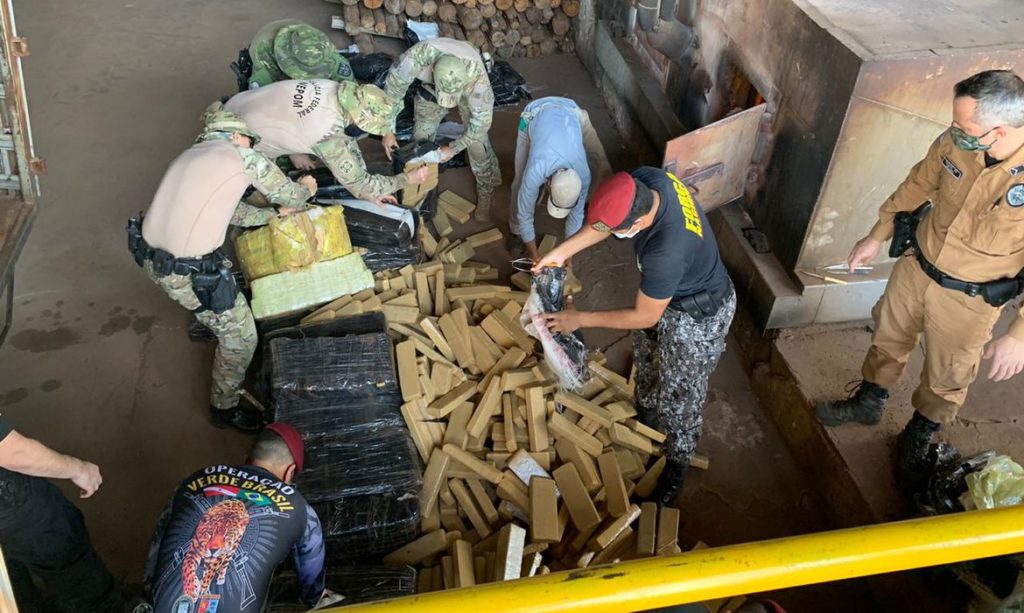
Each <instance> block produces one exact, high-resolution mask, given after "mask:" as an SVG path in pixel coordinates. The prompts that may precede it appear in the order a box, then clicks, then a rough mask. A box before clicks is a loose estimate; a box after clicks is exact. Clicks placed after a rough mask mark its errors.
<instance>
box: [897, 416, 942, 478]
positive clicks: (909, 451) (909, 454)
mask: <svg viewBox="0 0 1024 613" xmlns="http://www.w3.org/2000/svg"><path fill="white" fill-rule="evenodd" d="M938 431H939V424H937V423H935V422H934V421H932V420H930V419H928V418H927V417H925V416H924V415H921V414H920V413H918V412H917V411H914V416H913V417H912V418H911V419H910V422H908V423H907V426H906V427H905V428H903V432H900V434H899V436H898V437H897V438H896V484H897V485H899V486H900V487H901V488H903V489H904V490H906V491H910V492H920V491H922V490H924V488H925V486H927V485H928V477H929V476H931V471H932V462H931V460H930V458H929V455H928V454H929V450H930V449H931V445H932V435H933V434H935V433H936V432H938Z"/></svg>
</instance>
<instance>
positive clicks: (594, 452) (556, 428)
mask: <svg viewBox="0 0 1024 613" xmlns="http://www.w3.org/2000/svg"><path fill="white" fill-rule="evenodd" d="M548 429H549V430H550V431H551V432H552V433H553V434H554V435H555V437H556V438H559V437H564V438H567V439H569V440H570V441H571V442H572V443H573V444H574V445H576V446H577V447H579V448H580V449H582V450H583V451H585V452H587V453H589V454H590V455H591V456H593V457H595V458H596V457H597V456H599V455H601V452H602V451H603V450H604V445H603V444H601V441H600V440H598V439H597V438H596V437H593V436H591V435H589V434H587V433H586V432H585V431H584V430H583V429H582V428H580V427H579V426H577V425H576V424H574V423H572V422H571V421H569V420H568V419H566V418H565V416H564V415H562V414H561V413H558V412H556V413H554V414H552V415H551V417H550V418H549V419H548Z"/></svg>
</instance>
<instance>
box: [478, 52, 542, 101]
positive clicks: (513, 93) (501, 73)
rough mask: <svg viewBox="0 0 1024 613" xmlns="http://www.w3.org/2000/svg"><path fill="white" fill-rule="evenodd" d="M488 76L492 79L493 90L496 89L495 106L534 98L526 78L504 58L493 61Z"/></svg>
mask: <svg viewBox="0 0 1024 613" xmlns="http://www.w3.org/2000/svg"><path fill="white" fill-rule="evenodd" d="M487 78H488V79H489V80H490V81H491V90H492V91H494V106H495V107H500V106H511V105H514V104H519V101H520V100H533V95H532V94H531V93H530V88H529V87H528V86H527V85H526V79H525V78H523V75H521V74H519V73H518V72H517V71H516V69H515V68H513V67H512V64H509V63H508V62H506V61H504V60H497V61H494V62H491V66H490V67H489V68H488V70H487Z"/></svg>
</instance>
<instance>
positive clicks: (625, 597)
mask: <svg viewBox="0 0 1024 613" xmlns="http://www.w3.org/2000/svg"><path fill="white" fill-rule="evenodd" d="M1021 551H1024V507H1009V508H1005V509H996V510H991V511H972V512H969V513H958V514H953V515H943V516H940V517H929V518H923V519H912V520H907V521H901V522H894V523H887V524H878V525H874V526H864V527H859V528H849V529H846V530H836V531H833V532H820V533H817V534H808V535H804V536H794V537H787V538H781V539H775V540H770V541H760V542H755V543H744V544H742V545H730V546H727V547H716V548H713V549H701V550H698V551H690V552H687V553H683V554H680V555H676V556H670V557H660V558H647V559H643V560H634V561H630V562H622V563H619V564H609V565H605V566H599V567H595V568H588V569H584V570H578V571H566V572H559V573H552V574H549V575H543V576H539V577H531V578H528V579H520V580H517V581H507V582H503V583H485V584H481V585H477V586H474V587H466V588H461V589H456V590H445V591H441V592H430V593H427V594H422V595H416V596H406V597H404V598H397V599H393V600H386V601H380V602H372V603H366V604H360V605H352V606H348V607H338V608H335V609H332V610H336V611H344V612H345V613H350V612H352V611H362V610H370V609H373V610H374V611H411V610H415V611H416V613H435V612H436V613H454V612H456V611H479V612H481V613H489V612H491V611H502V612H503V613H505V612H513V611H523V612H527V611H529V612H530V613H551V612H557V611H571V610H576V611H587V612H588V613H590V612H595V613H596V612H602V611H608V612H612V611H636V610H642V609H652V608H656V607H665V606H670V605H676V604H683V603H692V602H702V601H705V600H712V599H715V598H725V597H729V596H736V595H739V594H753V593H757V592H765V591H769V590H777V589H782V588H788V587H795V586H800V585H808V584H812V583H824V582H827V581H836V580H839V579H848V578H852V577H863V576H866V575H878V574H882V573H889V572H894V571H900V570H908V569H912V568H921V567H925V566H935V565H937V564H949V563H952V562H960V561H963V560H973V559H977V558H986V557H990V556H996V555H1003V554H1008V553H1017V552H1021Z"/></svg>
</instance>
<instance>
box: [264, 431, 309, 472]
mask: <svg viewBox="0 0 1024 613" xmlns="http://www.w3.org/2000/svg"><path fill="white" fill-rule="evenodd" d="M266 429H267V430H270V431H271V432H273V433H275V434H277V435H278V436H280V437H281V438H282V439H283V440H284V444H285V445H287V446H288V451H289V452H291V454H292V459H293V460H295V474H299V473H301V472H302V465H303V464H304V463H305V462H304V460H305V455H304V453H303V444H302V435H301V434H299V431H298V430H296V429H295V427H294V426H291V425H289V424H286V423H284V422H282V421H275V422H273V423H270V424H267V426H266Z"/></svg>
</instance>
